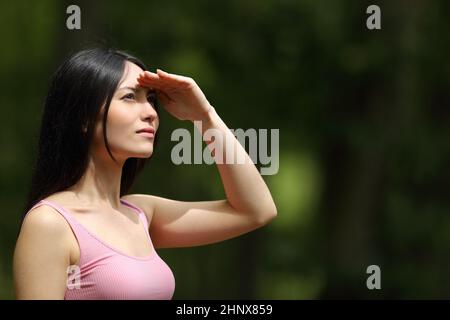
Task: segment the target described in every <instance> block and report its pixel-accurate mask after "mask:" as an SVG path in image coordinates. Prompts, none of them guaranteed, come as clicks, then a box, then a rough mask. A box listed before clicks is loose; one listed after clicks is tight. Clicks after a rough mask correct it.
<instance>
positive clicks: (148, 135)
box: [138, 131, 155, 138]
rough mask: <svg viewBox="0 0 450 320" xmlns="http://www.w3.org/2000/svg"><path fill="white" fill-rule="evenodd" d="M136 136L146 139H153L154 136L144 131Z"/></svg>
mask: <svg viewBox="0 0 450 320" xmlns="http://www.w3.org/2000/svg"><path fill="white" fill-rule="evenodd" d="M138 135H141V136H143V137H146V138H154V137H155V134H154V133H153V132H146V131H141V132H138Z"/></svg>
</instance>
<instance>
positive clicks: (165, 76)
mask: <svg viewBox="0 0 450 320" xmlns="http://www.w3.org/2000/svg"><path fill="white" fill-rule="evenodd" d="M137 80H138V83H139V85H141V86H143V87H148V88H152V89H154V90H155V92H156V95H157V97H158V99H159V101H160V102H161V103H162V105H163V106H164V108H165V109H166V110H167V111H168V112H169V113H170V114H171V115H173V116H174V117H175V118H177V119H179V120H191V121H195V120H200V121H203V120H206V119H207V117H208V113H209V111H210V110H211V109H212V106H211V105H210V103H209V102H208V100H207V99H206V97H205V95H204V94H203V92H202V90H201V89H200V87H199V86H198V85H197V84H196V83H195V81H194V80H193V79H192V78H189V77H184V76H181V75H176V74H173V73H168V72H164V71H162V70H160V69H157V70H156V73H153V72H150V71H144V72H142V73H141V74H140V75H139V77H138V79H137Z"/></svg>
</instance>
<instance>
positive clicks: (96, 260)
mask: <svg viewBox="0 0 450 320" xmlns="http://www.w3.org/2000/svg"><path fill="white" fill-rule="evenodd" d="M120 201H121V202H122V203H123V204H124V205H126V206H128V207H130V208H132V209H133V210H134V211H136V213H137V214H138V215H139V218H140V220H141V222H142V223H143V224H144V226H148V221H147V217H146V215H145V213H144V211H142V210H141V209H140V208H138V207H136V206H134V205H133V204H131V203H129V202H127V201H125V200H122V199H121V200H120ZM41 205H48V206H50V207H52V208H54V209H55V210H56V211H58V212H59V213H60V214H61V215H62V216H63V217H64V218H65V219H66V221H67V222H68V223H69V225H70V227H71V228H72V231H73V233H74V235H75V237H76V238H77V241H78V245H79V247H80V261H79V265H78V266H75V267H74V266H71V267H70V269H68V279H67V289H66V293H65V296H64V299H65V300H169V299H172V296H173V293H174V291H175V278H174V276H173V273H172V271H171V270H170V268H169V266H168V265H167V264H166V263H165V262H164V261H163V260H162V259H161V258H160V257H159V256H158V254H157V253H156V251H155V248H154V247H153V243H152V240H151V238H150V234H149V232H148V228H147V227H146V228H145V230H146V233H147V236H148V240H149V242H150V244H151V247H152V249H153V250H152V253H151V254H150V256H147V257H133V256H130V255H127V254H125V253H123V252H120V251H119V250H117V249H114V248H112V247H111V246H109V245H108V244H107V243H105V242H103V241H102V240H101V239H99V238H98V237H97V236H95V235H94V234H92V233H90V232H89V231H88V230H87V229H86V228H85V227H83V226H82V225H81V224H80V223H79V222H78V221H77V220H76V219H75V217H74V216H73V215H72V214H71V213H70V212H69V211H67V210H65V209H64V208H63V207H61V206H60V205H58V204H56V203H54V202H50V201H48V200H41V201H39V202H38V203H37V204H36V205H34V206H33V208H31V209H30V210H29V211H28V212H27V214H28V213H29V212H30V211H31V210H32V209H34V208H36V207H38V206H41ZM55 241H57V239H55Z"/></svg>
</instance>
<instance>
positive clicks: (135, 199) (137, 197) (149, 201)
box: [121, 193, 158, 223]
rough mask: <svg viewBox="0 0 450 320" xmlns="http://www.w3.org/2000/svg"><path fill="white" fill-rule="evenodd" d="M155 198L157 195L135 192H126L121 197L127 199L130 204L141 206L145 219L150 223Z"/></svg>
mask: <svg viewBox="0 0 450 320" xmlns="http://www.w3.org/2000/svg"><path fill="white" fill-rule="evenodd" d="M157 198H158V197H156V196H153V195H150V194H140V193H135V194H127V195H125V196H123V197H122V198H121V199H123V200H125V201H128V202H130V203H131V204H133V205H135V206H137V207H139V208H141V209H142V210H143V211H144V212H145V215H146V216H147V220H148V221H149V223H150V221H151V220H152V217H153V212H154V208H155V202H156V201H157Z"/></svg>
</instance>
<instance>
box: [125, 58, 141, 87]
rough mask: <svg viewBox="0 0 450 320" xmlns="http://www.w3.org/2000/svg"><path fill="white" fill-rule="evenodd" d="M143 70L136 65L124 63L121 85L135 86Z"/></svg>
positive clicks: (128, 62)
mask: <svg viewBox="0 0 450 320" xmlns="http://www.w3.org/2000/svg"><path fill="white" fill-rule="evenodd" d="M141 72H143V70H142V69H141V68H140V67H139V66H138V65H136V64H134V63H132V62H130V61H126V62H125V68H124V72H123V76H122V80H121V83H122V84H123V85H130V86H135V85H137V83H138V82H137V78H138V76H139V74H140V73H141Z"/></svg>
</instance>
